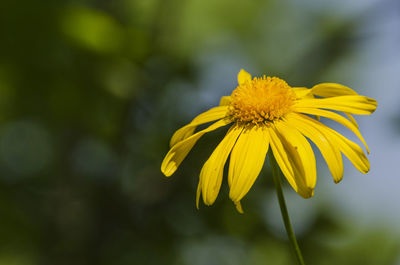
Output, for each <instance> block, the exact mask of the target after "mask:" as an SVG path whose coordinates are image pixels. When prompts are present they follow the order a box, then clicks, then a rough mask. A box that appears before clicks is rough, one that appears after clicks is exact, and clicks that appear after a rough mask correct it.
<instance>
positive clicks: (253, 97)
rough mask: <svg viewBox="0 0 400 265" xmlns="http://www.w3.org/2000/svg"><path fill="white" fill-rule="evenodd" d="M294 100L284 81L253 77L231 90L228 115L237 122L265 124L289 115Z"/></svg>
mask: <svg viewBox="0 0 400 265" xmlns="http://www.w3.org/2000/svg"><path fill="white" fill-rule="evenodd" d="M295 98H296V97H295V93H294V90H293V89H292V88H291V87H290V86H289V85H288V84H287V83H286V82H285V81H284V80H282V79H280V78H277V77H266V76H263V77H262V78H257V77H255V78H254V79H253V80H248V81H246V82H244V83H242V84H240V85H239V86H238V87H237V88H236V89H235V90H233V92H232V94H231V102H230V106H229V114H230V116H231V117H232V118H233V120H235V121H238V122H246V123H254V124H259V123H265V122H269V121H273V120H275V119H279V118H281V117H283V116H284V115H285V114H287V113H289V112H290V111H291V106H292V105H293V102H294V100H295Z"/></svg>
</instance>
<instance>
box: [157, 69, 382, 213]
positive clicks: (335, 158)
mask: <svg viewBox="0 0 400 265" xmlns="http://www.w3.org/2000/svg"><path fill="white" fill-rule="evenodd" d="M238 83H239V85H238V87H237V88H236V89H235V90H233V92H232V94H231V96H227V97H222V98H221V101H220V106H218V107H214V108H212V109H210V110H208V111H206V112H204V113H202V114H200V115H198V116H197V117H196V118H194V119H193V120H192V122H190V123H189V124H188V125H186V126H184V127H182V128H181V129H179V130H178V131H176V132H175V134H174V135H173V136H172V138H171V142H170V147H171V149H170V150H169V152H168V154H167V155H166V157H165V158H164V161H163V163H162V165H161V171H162V172H163V173H164V174H165V176H167V177H169V176H171V175H172V174H173V173H174V172H175V171H176V169H177V168H178V166H179V165H180V163H181V162H182V160H183V159H184V158H185V157H186V155H187V154H188V153H189V151H190V150H191V149H192V147H193V146H194V144H195V143H196V142H197V140H199V139H200V137H201V136H203V135H204V134H205V133H207V132H210V131H213V130H215V129H218V128H220V127H223V126H226V125H228V124H232V126H231V127H230V129H229V131H228V132H227V134H226V136H225V137H224V138H223V139H222V141H221V142H220V143H219V144H218V146H217V147H216V148H215V150H214V152H213V153H212V154H211V156H210V157H209V159H208V160H207V161H206V163H205V164H204V166H203V168H202V170H201V173H200V179H199V184H198V188H197V196H196V205H197V208H198V207H199V199H200V195H202V197H203V201H204V203H205V204H206V205H211V204H213V203H214V201H215V200H216V198H217V196H218V193H219V190H220V187H221V182H222V176H223V171H224V166H225V163H226V160H227V159H228V156H229V155H230V161H229V170H228V184H229V188H230V191H229V197H230V198H231V200H232V201H233V202H234V203H235V205H236V208H237V209H238V211H239V212H242V207H241V204H240V200H241V199H242V198H243V197H244V196H245V195H246V194H247V192H248V191H249V190H250V188H251V186H252V185H253V183H254V181H255V180H256V178H257V177H258V175H259V173H260V171H261V169H262V167H263V164H264V160H265V157H266V154H267V152H268V149H269V147H270V148H271V151H272V152H273V155H274V157H275V159H276V161H277V163H278V165H279V167H280V169H281V171H282V172H283V174H284V176H285V177H286V179H287V181H288V182H289V183H290V185H291V186H292V187H293V189H294V190H295V191H296V192H297V193H298V194H300V195H301V196H302V197H304V198H309V197H311V196H313V194H314V187H315V184H316V179H317V173H316V163H315V156H314V152H313V149H312V148H311V146H310V143H309V142H308V140H307V139H306V137H307V138H308V139H309V140H311V141H312V142H314V143H315V145H316V146H317V147H318V148H319V150H320V151H321V153H322V155H323V157H324V158H325V161H326V163H327V164H328V167H329V169H330V172H331V174H332V176H333V179H334V181H335V183H338V182H339V181H340V180H341V179H342V177H343V161H342V155H341V153H343V154H344V155H345V156H347V157H348V158H349V160H350V161H351V162H352V163H353V165H354V166H355V167H356V168H357V169H358V170H359V171H361V172H362V173H367V172H368V171H369V161H368V159H367V157H366V155H365V154H364V152H363V150H362V149H361V148H360V147H359V146H358V145H357V144H355V143H354V142H352V141H350V140H348V139H347V138H345V137H343V136H342V135H341V134H339V133H337V132H336V131H334V130H332V129H331V128H329V127H327V126H326V125H324V124H322V123H321V122H319V121H318V120H319V117H320V116H322V117H326V118H329V119H332V120H334V121H336V122H338V123H341V124H342V125H344V126H346V127H347V128H349V129H350V130H351V131H352V132H353V133H354V134H355V135H356V136H357V137H358V138H359V139H360V140H361V142H362V143H363V144H364V145H365V148H366V150H367V152H368V153H369V149H368V146H367V144H366V143H365V141H364V139H363V137H362V135H361V133H360V132H359V130H358V125H357V123H356V121H355V120H354V118H353V117H352V116H351V114H358V115H367V114H371V113H372V112H374V111H375V109H376V106H377V102H376V101H375V100H374V99H371V98H368V97H365V96H361V95H358V94H357V93H356V92H355V91H354V90H352V89H350V88H348V87H346V86H343V85H340V84H335V83H322V84H318V85H316V86H314V87H313V88H311V89H308V88H305V87H291V86H289V85H288V84H287V83H286V82H285V81H283V80H282V79H279V78H277V77H266V76H263V77H261V78H257V77H255V78H253V79H252V77H251V75H250V74H249V73H247V72H246V71H244V70H241V71H240V72H239V74H238ZM333 111H341V112H344V113H345V114H346V115H347V118H348V119H347V118H345V117H344V116H342V115H339V114H337V113H336V112H333ZM314 116H315V117H316V119H314V118H313V117H314ZM212 121H216V122H214V123H213V124H211V125H210V126H209V127H207V128H206V129H204V130H201V131H198V132H196V133H195V130H196V127H197V126H198V125H200V124H204V123H209V122H212Z"/></svg>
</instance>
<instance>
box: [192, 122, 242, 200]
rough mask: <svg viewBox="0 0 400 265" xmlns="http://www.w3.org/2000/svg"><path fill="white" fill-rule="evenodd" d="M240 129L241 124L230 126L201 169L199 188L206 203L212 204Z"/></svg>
mask: <svg viewBox="0 0 400 265" xmlns="http://www.w3.org/2000/svg"><path fill="white" fill-rule="evenodd" d="M242 130H243V128H242V127H241V126H237V125H234V126H232V127H231V129H230V130H229V131H228V133H227V134H226V136H225V138H224V139H223V140H222V141H221V142H220V143H219V144H218V146H217V148H215V150H214V152H213V153H212V154H211V156H210V158H209V159H208V160H207V162H206V163H205V164H204V166H203V168H202V169H201V173H200V180H201V190H202V194H203V201H204V204H206V205H211V204H213V203H214V201H215V199H216V198H217V196H218V193H219V189H220V187H221V183H222V176H223V172H224V166H225V162H226V159H227V158H228V156H229V154H230V152H231V150H232V148H233V146H234V144H235V142H236V139H237V138H238V137H239V135H240V133H241V132H242Z"/></svg>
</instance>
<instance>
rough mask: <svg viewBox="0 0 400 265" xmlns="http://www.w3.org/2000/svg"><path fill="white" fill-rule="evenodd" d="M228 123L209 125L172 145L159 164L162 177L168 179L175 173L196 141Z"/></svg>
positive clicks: (219, 122) (220, 122)
mask: <svg viewBox="0 0 400 265" xmlns="http://www.w3.org/2000/svg"><path fill="white" fill-rule="evenodd" d="M229 123H231V121H230V120H227V119H223V120H219V121H217V122H215V123H213V124H211V125H210V126H209V127H207V128H206V129H204V130H202V131H199V132H197V133H195V134H193V135H192V136H190V137H188V138H186V139H185V140H182V141H180V142H179V143H177V144H176V145H174V146H173V147H172V148H171V149H170V150H169V152H168V153H167V155H166V156H165V158H164V161H163V162H162V164H161V171H162V172H163V173H164V175H165V176H167V177H169V176H171V175H172V174H173V173H174V172H175V171H176V169H177V168H178V166H179V165H180V164H181V163H182V161H183V159H185V157H186V156H187V154H188V153H189V151H190V150H191V149H192V147H193V146H194V144H195V143H196V142H197V140H199V139H200V137H201V136H203V135H204V134H205V133H207V132H211V131H213V130H215V129H217V128H219V127H222V126H225V125H227V124H229Z"/></svg>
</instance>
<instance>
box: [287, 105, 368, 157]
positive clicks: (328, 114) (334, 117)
mask: <svg viewBox="0 0 400 265" xmlns="http://www.w3.org/2000/svg"><path fill="white" fill-rule="evenodd" d="M295 110H296V111H298V112H303V113H306V114H311V115H319V116H322V117H326V118H329V119H332V120H334V121H336V122H338V123H340V124H342V125H344V126H346V127H347V128H349V129H350V130H351V131H352V132H353V133H354V134H355V135H357V137H358V138H359V139H360V141H361V142H362V143H363V144H364V145H365V148H366V149H367V153H368V154H369V148H368V145H367V143H366V142H365V140H364V138H363V137H362V135H361V133H360V131H359V130H358V128H357V127H356V126H354V123H352V122H351V121H349V120H348V119H346V118H345V117H343V116H341V115H339V114H337V113H334V112H331V111H327V110H321V109H312V108H296V109H295Z"/></svg>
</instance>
